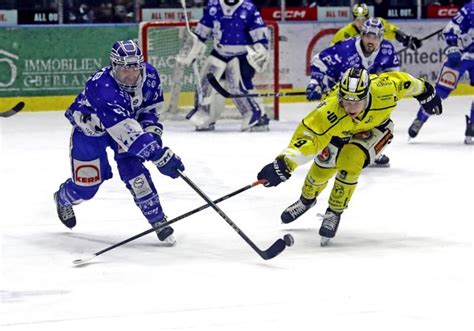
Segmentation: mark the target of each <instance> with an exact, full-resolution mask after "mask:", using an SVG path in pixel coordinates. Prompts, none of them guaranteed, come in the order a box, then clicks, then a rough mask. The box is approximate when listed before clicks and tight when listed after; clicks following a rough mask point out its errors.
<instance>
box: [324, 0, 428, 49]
mask: <svg viewBox="0 0 474 331" xmlns="http://www.w3.org/2000/svg"><path fill="white" fill-rule="evenodd" d="M352 15H353V16H354V20H353V21H352V22H351V23H349V24H347V25H346V26H344V27H343V28H341V29H340V30H339V31H337V32H336V34H335V35H334V37H333V38H332V40H331V45H334V44H335V43H337V42H339V41H341V40H344V39H347V38H351V37H356V36H358V35H359V34H360V32H361V31H362V27H363V26H364V22H365V21H366V20H367V19H368V18H369V8H367V5H366V4H365V3H361V4H355V5H354V8H352ZM380 19H381V20H382V23H383V27H384V30H385V36H384V38H385V39H388V40H397V41H398V42H400V43H402V45H403V46H404V47H409V48H410V49H412V50H416V49H418V48H420V47H421V46H422V45H423V43H422V41H421V40H420V39H418V38H417V37H414V36H409V35H407V34H405V33H404V32H402V31H401V30H400V29H399V28H398V27H397V26H396V25H395V24H390V23H389V22H388V21H387V20H385V19H383V18H380Z"/></svg>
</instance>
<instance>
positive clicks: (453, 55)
mask: <svg viewBox="0 0 474 331" xmlns="http://www.w3.org/2000/svg"><path fill="white" fill-rule="evenodd" d="M444 53H445V54H446V56H447V57H448V63H447V65H448V67H450V68H453V69H454V68H457V67H459V65H460V64H461V52H460V51H459V48H458V47H457V46H450V47H448V48H446V50H445V51H444Z"/></svg>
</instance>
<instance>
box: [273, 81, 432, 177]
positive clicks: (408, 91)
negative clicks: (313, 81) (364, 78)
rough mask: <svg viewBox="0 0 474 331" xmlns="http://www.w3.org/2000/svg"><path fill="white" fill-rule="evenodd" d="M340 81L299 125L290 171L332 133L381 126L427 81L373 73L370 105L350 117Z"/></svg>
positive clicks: (289, 151) (289, 154)
mask: <svg viewBox="0 0 474 331" xmlns="http://www.w3.org/2000/svg"><path fill="white" fill-rule="evenodd" d="M338 87H339V84H337V85H335V86H334V88H333V89H332V91H331V92H330V93H329V94H328V96H327V97H326V98H325V99H324V100H323V101H322V102H321V103H319V104H318V106H317V107H316V109H314V110H313V111H312V112H311V113H309V114H308V115H307V116H306V117H305V118H304V119H303V120H302V121H301V123H300V124H299V125H298V128H297V129H296V131H295V133H294V134H293V137H292V138H291V141H290V144H289V145H288V147H287V148H286V149H285V150H283V152H282V153H281V154H280V155H279V156H283V157H284V159H285V161H286V163H287V165H288V167H289V168H290V170H291V171H293V170H294V169H296V168H297V167H298V166H300V165H302V164H304V163H307V162H309V161H311V160H312V159H313V158H314V156H315V155H316V154H317V153H319V152H320V151H321V150H322V149H323V148H324V147H326V146H327V145H328V144H329V142H330V141H331V139H332V138H333V137H340V138H343V139H344V138H350V137H351V136H352V135H354V134H357V133H359V132H363V131H369V130H371V129H373V128H375V127H378V126H380V125H382V124H384V123H385V122H387V121H388V120H389V118H390V114H391V113H392V111H393V110H394V109H395V107H396V106H397V102H398V100H400V99H401V98H403V97H405V96H418V95H419V94H421V93H423V92H425V84H424V81H422V80H420V79H417V78H415V77H413V76H411V75H410V74H407V73H404V72H386V73H382V74H380V75H370V91H369V96H368V105H367V107H366V109H365V110H363V111H362V112H361V113H360V114H359V115H358V116H357V117H356V118H352V117H350V116H349V115H348V114H347V113H346V111H345V110H344V108H343V107H342V105H341V104H340V103H339V98H338Z"/></svg>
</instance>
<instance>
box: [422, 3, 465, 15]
mask: <svg viewBox="0 0 474 331" xmlns="http://www.w3.org/2000/svg"><path fill="white" fill-rule="evenodd" d="M458 10H459V7H457V6H437V5H428V9H427V15H428V18H452V17H454V15H456V14H457V12H458Z"/></svg>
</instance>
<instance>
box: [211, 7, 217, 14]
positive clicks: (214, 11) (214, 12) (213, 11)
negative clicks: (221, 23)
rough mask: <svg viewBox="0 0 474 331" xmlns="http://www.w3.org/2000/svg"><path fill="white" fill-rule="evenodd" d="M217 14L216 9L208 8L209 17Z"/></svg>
mask: <svg viewBox="0 0 474 331" xmlns="http://www.w3.org/2000/svg"><path fill="white" fill-rule="evenodd" d="M216 13H217V8H216V7H211V8H209V15H211V16H214V15H216Z"/></svg>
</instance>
